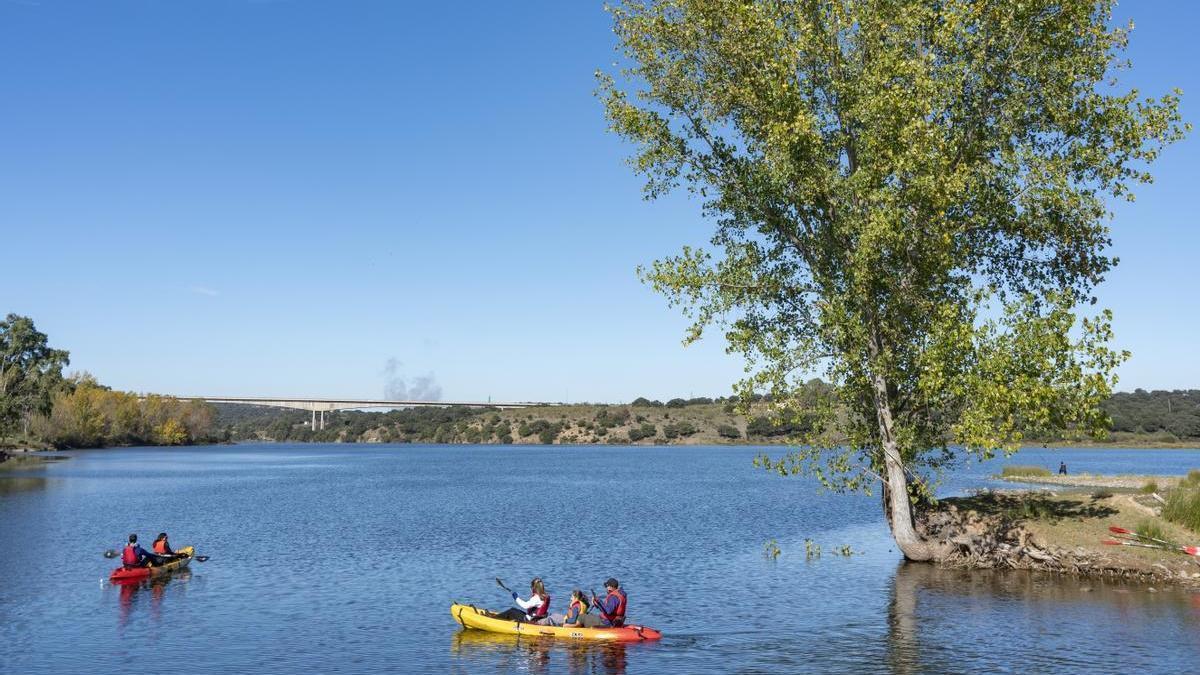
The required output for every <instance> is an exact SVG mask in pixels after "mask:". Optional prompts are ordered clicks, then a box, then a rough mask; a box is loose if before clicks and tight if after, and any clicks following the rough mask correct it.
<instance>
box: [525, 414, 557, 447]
mask: <svg viewBox="0 0 1200 675" xmlns="http://www.w3.org/2000/svg"><path fill="white" fill-rule="evenodd" d="M565 428H566V424H565V423H564V422H551V421H549V420H540V419H539V420H534V421H532V422H525V423H523V424H521V426H520V428H519V429H517V433H518V434H519V435H521V436H537V437H538V440H539V441H541V442H542V443H544V444H546V445H550V444H551V443H553V442H554V440H555V439H556V438H558V435H559V434H560V433H562V430H563V429H565Z"/></svg>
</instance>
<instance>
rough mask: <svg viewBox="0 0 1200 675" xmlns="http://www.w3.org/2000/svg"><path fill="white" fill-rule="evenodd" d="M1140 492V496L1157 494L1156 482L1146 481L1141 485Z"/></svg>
mask: <svg viewBox="0 0 1200 675" xmlns="http://www.w3.org/2000/svg"><path fill="white" fill-rule="evenodd" d="M1141 491H1142V494H1146V495H1149V494H1154V493H1155V492H1158V481H1155V480H1148V481H1146V482H1145V483H1144V484H1142V489H1141Z"/></svg>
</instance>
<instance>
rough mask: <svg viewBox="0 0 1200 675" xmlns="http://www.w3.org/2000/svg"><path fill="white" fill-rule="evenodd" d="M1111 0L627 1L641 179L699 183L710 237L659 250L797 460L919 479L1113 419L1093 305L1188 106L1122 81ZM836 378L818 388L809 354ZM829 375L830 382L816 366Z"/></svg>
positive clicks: (908, 506) (892, 484) (896, 484)
mask: <svg viewBox="0 0 1200 675" xmlns="http://www.w3.org/2000/svg"><path fill="white" fill-rule="evenodd" d="M1113 5H1114V2H1113V1H1112V0H1059V1H1052V0H1019V1H1018V0H993V1H983V0H793V1H788V0H657V1H654V0H628V1H626V2H621V3H620V4H618V5H616V6H614V7H611V8H610V11H611V12H612V15H613V18H614V26H615V32H616V35H617V37H618V39H619V43H620V51H621V53H622V62H623V63H621V64H620V66H619V67H620V70H619V71H618V72H614V73H608V74H605V73H601V74H600V75H599V77H600V96H601V97H602V98H603V100H604V102H605V105H606V108H607V114H608V119H609V120H610V123H611V126H612V128H613V130H614V131H616V132H617V133H618V134H620V135H622V136H623V137H625V138H627V139H629V140H630V141H632V142H633V143H634V144H636V146H637V152H636V154H635V156H634V157H633V159H632V164H633V166H634V167H635V168H636V170H637V171H639V172H641V173H642V174H644V175H645V177H646V178H647V193H648V195H649V196H650V197H654V196H658V195H660V194H663V193H665V192H667V191H670V190H672V189H675V188H676V187H680V186H682V187H685V188H686V189H688V190H690V191H691V192H692V193H694V194H695V195H697V196H698V197H699V198H700V199H701V201H702V203H703V207H704V211H705V213H706V214H707V215H708V216H710V217H711V219H712V221H713V222H714V223H715V232H714V233H713V234H712V235H711V241H710V243H709V244H708V245H702V246H698V247H685V248H683V250H682V252H681V253H679V254H678V255H676V256H673V257H669V258H666V259H662V260H659V261H657V262H655V263H654V264H653V265H652V266H651V267H649V268H648V269H644V270H642V274H643V277H644V279H645V280H647V281H648V282H649V283H650V284H652V285H653V287H654V288H655V289H657V290H658V291H660V292H662V293H664V294H666V295H667V296H668V298H669V299H670V301H671V302H672V304H677V305H679V306H681V307H683V308H684V310H685V312H687V313H688V314H689V316H691V317H692V318H693V319H694V324H693V327H692V329H691V330H690V331H689V333H688V336H687V338H686V339H687V341H692V340H696V339H699V338H700V337H701V335H702V332H703V331H704V330H705V329H706V328H708V327H710V326H716V327H719V328H720V329H722V330H723V331H724V333H725V337H726V339H727V340H728V344H729V349H730V350H731V351H733V352H736V353H740V354H742V355H744V357H745V358H746V362H747V373H748V375H747V378H746V379H745V380H744V381H743V382H741V383H740V385H739V387H740V389H741V391H742V392H743V393H749V392H752V391H760V392H762V391H765V392H767V393H769V394H770V401H771V405H772V406H774V408H775V411H774V412H775V414H776V415H777V416H778V417H780V418H782V419H785V420H791V421H798V422H802V425H801V426H802V427H803V428H808V429H811V433H808V434H805V435H804V436H803V437H802V438H798V439H796V440H797V443H798V445H797V446H795V449H794V451H793V452H791V453H790V454H788V455H787V456H784V457H781V458H777V459H769V458H766V459H764V462H765V463H766V465H767V466H769V467H771V468H774V469H777V470H779V471H780V472H782V473H796V472H800V471H811V472H813V473H815V474H816V475H818V476H819V477H820V478H821V480H822V481H823V482H825V483H826V484H827V485H829V486H830V487H832V488H835V489H870V488H871V487H872V486H873V485H874V484H875V483H876V482H878V483H880V484H881V487H882V492H883V495H884V508H885V513H886V514H887V516H888V520H889V522H890V523H891V525H892V531H893V534H894V536H895V538H896V541H897V543H898V544H899V546H900V549H901V550H902V551H903V552H904V555H905V556H906V557H908V558H909V559H914V560H928V559H933V558H937V557H939V556H940V555H941V554H942V553H943V552H944V549H943V548H942V547H941V546H940V545H938V544H937V543H935V542H930V541H926V540H923V539H922V538H921V537H920V536H919V535H918V534H917V532H916V530H915V528H914V525H913V512H912V504H913V503H914V501H916V500H918V499H919V497H920V496H921V495H922V493H925V494H927V493H928V490H929V481H930V479H931V478H933V477H934V476H935V474H936V473H937V471H938V469H939V467H941V466H944V465H945V464H947V463H948V462H951V461H955V460H956V459H957V458H958V457H959V456H961V455H962V454H964V453H965V454H967V455H975V456H980V457H987V456H990V455H991V453H992V452H994V451H995V450H996V449H1004V450H1006V451H1013V450H1015V449H1016V448H1017V447H1018V446H1019V444H1020V443H1021V441H1022V438H1023V434H1028V433H1030V432H1034V433H1045V432H1049V431H1054V430H1064V429H1065V430H1068V431H1073V432H1078V433H1091V432H1098V431H1099V430H1100V429H1102V427H1103V422H1104V417H1103V414H1102V413H1101V412H1100V411H1099V409H1098V403H1099V401H1101V400H1103V399H1104V398H1106V397H1107V396H1108V395H1109V393H1110V391H1111V387H1112V385H1113V384H1114V382H1115V377H1114V375H1113V372H1114V369H1115V367H1116V366H1117V365H1118V364H1119V363H1120V362H1121V361H1122V360H1123V359H1124V358H1125V356H1126V355H1125V354H1124V353H1123V352H1119V351H1115V350H1113V349H1111V348H1110V347H1109V346H1108V343H1109V341H1110V338H1111V335H1110V326H1109V314H1108V313H1107V312H1106V311H1097V312H1094V313H1091V316H1087V315H1086V313H1084V312H1081V311H1080V309H1081V308H1084V307H1086V306H1087V305H1089V304H1094V303H1095V297H1094V295H1093V293H1094V288H1095V286H1096V285H1097V284H1098V283H1099V282H1100V281H1101V280H1102V279H1103V278H1104V275H1105V274H1106V273H1107V272H1108V271H1109V270H1110V269H1111V268H1112V266H1113V265H1114V264H1115V262H1116V261H1115V259H1114V258H1112V257H1111V256H1110V255H1109V253H1108V247H1109V244H1110V237H1109V230H1108V228H1107V225H1106V223H1107V221H1108V219H1109V217H1110V213H1109V211H1108V206H1107V204H1108V200H1110V199H1132V198H1133V197H1132V192H1131V188H1132V187H1133V186H1135V185H1136V184H1139V183H1145V182H1148V181H1149V180H1150V175H1149V174H1148V173H1147V171H1146V167H1147V165H1148V163H1149V162H1151V161H1152V160H1154V159H1155V157H1156V156H1157V154H1158V153H1159V151H1160V150H1161V148H1162V147H1163V146H1165V145H1166V144H1168V143H1170V142H1172V141H1175V140H1177V139H1179V138H1180V137H1181V136H1182V135H1183V134H1184V132H1185V131H1186V125H1184V124H1182V122H1181V121H1180V117H1179V114H1178V103H1179V99H1178V96H1179V92H1177V91H1176V92H1174V93H1169V94H1167V95H1165V96H1162V97H1159V98H1146V97H1143V96H1142V95H1140V94H1139V93H1138V92H1137V91H1136V90H1128V89H1124V88H1123V87H1122V85H1121V82H1120V79H1119V76H1120V74H1121V71H1122V70H1123V69H1124V68H1125V67H1126V65H1127V64H1126V63H1125V61H1123V60H1122V52H1123V50H1124V49H1125V47H1126V41H1127V37H1128V34H1129V28H1130V27H1121V26H1113V25H1111V22H1112V15H1111V10H1112V7H1113ZM813 374H821V375H823V376H824V377H826V378H827V379H828V380H830V381H831V382H833V383H834V384H835V385H837V386H836V387H834V388H832V389H831V390H830V392H831V393H829V394H827V395H813V391H814V390H813V389H810V388H805V387H804V386H803V379H804V378H806V377H811V376H812V375H813ZM816 391H820V390H816Z"/></svg>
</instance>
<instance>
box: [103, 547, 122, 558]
mask: <svg viewBox="0 0 1200 675" xmlns="http://www.w3.org/2000/svg"><path fill="white" fill-rule="evenodd" d="M118 555H120V554H119V553H117V552H116V551H114V550H112V549H111V548H110V549H108V550H107V551H105V552H104V557H105V558H115V557H117V556H118Z"/></svg>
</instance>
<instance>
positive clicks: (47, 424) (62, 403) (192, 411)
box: [31, 375, 217, 448]
mask: <svg viewBox="0 0 1200 675" xmlns="http://www.w3.org/2000/svg"><path fill="white" fill-rule="evenodd" d="M71 384H72V386H71V387H70V388H69V389H64V390H62V391H60V392H59V393H58V394H57V395H56V396H55V397H54V402H53V406H52V410H51V412H50V414H49V415H40V416H37V417H35V418H34V419H33V421H32V425H31V426H32V429H33V430H34V432H35V433H36V434H37V435H38V437H40V438H42V439H43V440H44V441H45V442H47V443H49V444H51V445H53V446H55V447H59V448H100V447H106V446H111V445H186V444H191V443H200V442H209V441H212V440H216V438H217V435H216V433H215V429H214V425H213V414H214V413H213V409H212V407H210V406H209V405H208V404H206V403H202V402H199V401H180V400H178V399H174V398H170V397H165V396H156V395H149V396H145V397H142V398H139V397H138V396H135V395H134V394H130V393H126V392H120V391H112V390H110V389H108V388H106V387H101V386H99V385H97V384H96V381H95V380H94V379H92V378H91V376H88V375H82V376H76V377H75V378H74V379H73V380H72V382H71Z"/></svg>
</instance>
